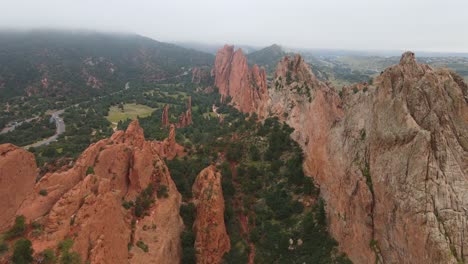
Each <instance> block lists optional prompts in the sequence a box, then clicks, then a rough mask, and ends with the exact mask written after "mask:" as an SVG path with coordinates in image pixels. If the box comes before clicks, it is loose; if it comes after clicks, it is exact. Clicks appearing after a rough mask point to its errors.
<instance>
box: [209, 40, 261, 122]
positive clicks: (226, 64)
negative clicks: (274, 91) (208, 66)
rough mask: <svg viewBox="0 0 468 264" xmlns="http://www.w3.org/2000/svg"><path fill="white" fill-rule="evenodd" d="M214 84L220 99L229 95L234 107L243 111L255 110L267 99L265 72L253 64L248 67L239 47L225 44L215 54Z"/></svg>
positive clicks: (251, 111)
mask: <svg viewBox="0 0 468 264" xmlns="http://www.w3.org/2000/svg"><path fill="white" fill-rule="evenodd" d="M214 75H215V86H216V87H218V89H219V93H220V94H221V100H222V101H225V100H226V98H228V97H231V98H232V103H233V105H234V107H236V108H237V109H239V110H240V111H242V112H245V113H253V112H256V111H257V109H259V108H262V106H263V103H264V102H266V100H267V83H266V73H265V70H264V69H263V68H262V69H260V68H258V66H257V65H254V66H253V67H252V69H249V66H248V64H247V58H246V57H245V56H244V54H243V53H242V50H241V49H238V50H236V51H235V52H234V47H233V46H228V45H225V46H224V48H222V49H220V50H219V51H218V53H217V54H216V59H215V67H214Z"/></svg>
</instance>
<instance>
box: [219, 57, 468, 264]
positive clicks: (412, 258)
mask: <svg viewBox="0 0 468 264" xmlns="http://www.w3.org/2000/svg"><path fill="white" fill-rule="evenodd" d="M230 50H231V49H229V48H228V49H226V48H225V50H224V51H223V52H221V54H222V55H225V54H229V52H228V51H230ZM231 53H232V52H231ZM217 61H218V57H217ZM220 61H225V60H224V59H222V60H221V59H220ZM216 65H218V66H219V65H224V64H220V63H217V64H216ZM226 68H228V67H223V68H221V69H216V68H215V72H216V73H218V72H220V73H225V70H224V69H226ZM221 76H224V75H221ZM220 83H221V84H223V83H225V82H223V81H221V82H220ZM372 83H373V84H372V85H367V84H359V85H355V86H352V87H345V88H344V89H343V92H342V94H343V95H342V98H340V96H339V95H338V93H337V92H336V91H335V89H333V88H332V87H330V86H329V85H327V84H325V83H323V82H320V81H319V80H317V78H316V77H315V76H314V74H313V73H312V72H311V70H310V68H309V67H308V65H307V64H306V63H305V62H304V61H303V59H302V58H301V57H300V56H295V57H294V58H290V57H286V58H284V59H283V60H281V61H280V62H279V63H278V66H277V71H276V74H275V79H274V80H273V82H272V83H271V84H270V87H269V89H268V95H267V96H265V98H264V99H263V100H265V102H263V108H261V109H260V108H258V109H257V110H256V111H257V113H258V114H259V116H261V115H262V114H264V115H265V116H276V117H278V118H279V119H280V120H282V121H285V122H286V123H287V124H288V125H290V126H291V127H293V128H294V129H295V131H294V132H293V134H292V137H293V138H294V139H295V140H296V141H297V142H298V143H299V144H300V145H301V147H302V148H303V150H304V154H305V162H304V170H305V172H306V174H307V175H309V176H311V177H313V178H314V180H315V182H316V183H317V184H318V185H319V186H320V190H321V195H322V197H323V198H324V200H325V201H326V204H327V206H326V210H327V214H328V219H329V224H330V232H331V234H332V235H333V236H334V237H335V238H336V239H337V240H338V242H339V243H340V247H341V249H342V250H343V251H344V252H346V253H347V254H348V256H349V257H350V259H351V260H352V261H353V262H355V263H375V261H376V260H378V261H379V262H384V263H458V262H460V261H463V260H466V259H467V258H468V240H467V239H465V237H464V234H465V230H467V228H468V222H467V217H468V212H467V210H468V198H467V196H466V193H468V105H467V104H468V88H467V85H466V84H465V83H464V82H463V80H462V78H460V77H459V76H458V75H457V74H455V73H453V72H451V71H449V70H447V69H433V68H431V67H429V66H427V65H421V64H418V63H417V62H416V60H415V56H414V54H413V53H412V52H407V53H404V54H403V55H402V58H401V61H400V63H399V64H398V65H395V66H392V67H390V68H388V69H386V70H385V71H384V72H383V73H382V74H381V75H380V76H378V77H376V78H375V79H374V80H373V82H372ZM217 85H220V84H217ZM218 87H220V92H221V91H222V90H221V86H218ZM247 87H248V85H247ZM240 90H242V89H240ZM243 90H248V89H246V88H244V89H243ZM239 98H242V97H241V96H233V97H232V99H233V102H232V103H233V104H234V105H236V104H241V102H240V101H236V100H239ZM258 105H262V103H260V104H258ZM240 109H242V108H240ZM244 112H249V111H244Z"/></svg>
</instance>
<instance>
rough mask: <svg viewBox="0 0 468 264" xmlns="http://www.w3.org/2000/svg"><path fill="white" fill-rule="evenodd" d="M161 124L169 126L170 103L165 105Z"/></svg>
mask: <svg viewBox="0 0 468 264" xmlns="http://www.w3.org/2000/svg"><path fill="white" fill-rule="evenodd" d="M161 125H162V126H163V127H168V126H169V105H165V106H164V108H163V112H162V117H161Z"/></svg>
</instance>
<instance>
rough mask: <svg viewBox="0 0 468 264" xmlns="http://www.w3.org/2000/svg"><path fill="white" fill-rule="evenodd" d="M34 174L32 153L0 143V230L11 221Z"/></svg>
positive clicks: (34, 177)
mask: <svg viewBox="0 0 468 264" xmlns="http://www.w3.org/2000/svg"><path fill="white" fill-rule="evenodd" d="M36 175H37V167H36V161H35V160H34V155H33V154H31V153H29V152H27V151H25V150H23V149H21V148H18V147H16V146H14V145H11V144H4V145H0V212H1V213H0V231H2V230H5V229H6V227H7V226H8V225H10V224H11V223H12V221H13V219H14V217H15V215H16V211H17V210H18V208H19V207H20V206H21V204H22V203H23V201H24V199H25V198H26V196H27V194H28V193H29V192H30V191H31V190H32V189H33V187H34V183H35V182H36Z"/></svg>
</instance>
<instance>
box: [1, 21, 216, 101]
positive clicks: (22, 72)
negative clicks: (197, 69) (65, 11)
mask: <svg viewBox="0 0 468 264" xmlns="http://www.w3.org/2000/svg"><path fill="white" fill-rule="evenodd" d="M213 61H214V56H213V55H211V54H208V53H204V52H200V51H196V50H193V49H186V48H182V47H179V46H176V45H174V44H168V43H163V42H159V41H155V40H152V39H150V38H146V37H142V36H139V35H131V34H109V33H98V32H91V31H58V30H35V31H24V32H14V31H1V32H0V92H1V94H2V97H3V98H8V97H11V96H17V95H34V94H37V95H48V96H54V95H57V94H83V93H88V92H93V93H94V92H96V91H108V90H114V89H116V87H118V88H119V89H121V88H122V87H123V86H124V84H125V83H126V82H127V81H130V80H134V79H138V80H145V81H158V80H163V79H165V78H169V77H171V76H175V75H180V74H183V73H184V72H185V71H187V70H188V68H190V67H192V66H203V65H212V63H213Z"/></svg>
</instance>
